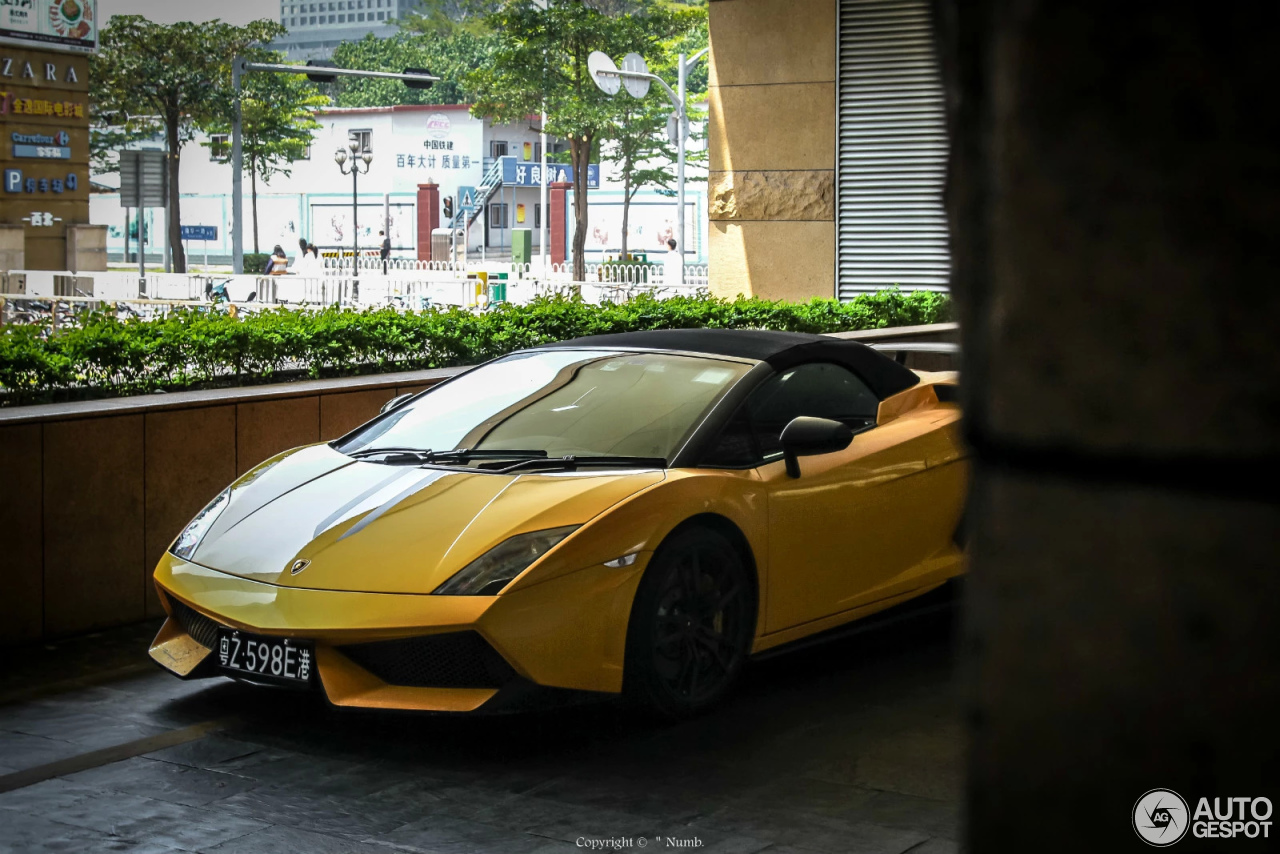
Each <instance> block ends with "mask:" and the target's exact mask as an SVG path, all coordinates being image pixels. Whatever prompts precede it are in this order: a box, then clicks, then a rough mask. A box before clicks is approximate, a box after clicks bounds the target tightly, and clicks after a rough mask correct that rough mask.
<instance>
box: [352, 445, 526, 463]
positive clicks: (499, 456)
mask: <svg viewBox="0 0 1280 854" xmlns="http://www.w3.org/2000/svg"><path fill="white" fill-rule="evenodd" d="M383 455H385V456H392V457H409V458H410V459H412V460H414V461H415V462H421V463H424V464H429V463H465V462H467V461H468V460H520V459H524V460H535V459H541V458H545V457H546V456H547V452H546V451H538V450H532V449H524V448H512V449H510V450H502V449H498V448H492V449H490V448H483V449H474V448H458V449H457V450H453V451H433V450H431V449H430V448H394V447H389V448H364V449H362V450H359V451H352V452H351V453H350V454H348V455H347V456H350V457H352V458H354V459H357V460H361V459H364V458H365V457H376V456H383Z"/></svg>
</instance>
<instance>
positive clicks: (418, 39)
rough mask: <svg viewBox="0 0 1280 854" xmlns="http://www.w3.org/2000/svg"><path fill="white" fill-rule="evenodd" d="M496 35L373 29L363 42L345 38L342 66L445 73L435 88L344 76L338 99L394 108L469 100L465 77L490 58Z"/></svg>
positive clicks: (339, 53) (337, 57) (338, 56)
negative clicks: (380, 34) (382, 33)
mask: <svg viewBox="0 0 1280 854" xmlns="http://www.w3.org/2000/svg"><path fill="white" fill-rule="evenodd" d="M492 49H493V38H492V37H491V36H485V35H476V34H474V33H470V32H456V33H453V34H451V35H447V36H441V37H439V38H428V37H426V36H422V35H412V34H407V33H397V34H396V35H394V36H391V37H390V38H385V39H380V38H377V37H375V36H373V35H372V34H370V35H367V36H365V37H364V38H362V39H360V40H359V41H354V42H343V43H342V44H341V45H339V46H338V48H337V49H336V50H335V51H334V52H333V61H334V62H336V63H337V64H338V65H339V66H341V67H342V68H359V69H362V70H365V71H402V70H404V69H406V68H426V69H428V70H430V71H431V73H432V74H434V75H436V76H437V77H439V78H440V80H439V81H438V82H436V83H435V84H434V85H433V86H432V87H431V88H430V89H409V88H407V87H406V86H405V85H404V84H403V83H401V82H400V81H399V80H381V79H377V78H359V77H343V78H339V81H338V84H337V86H338V90H337V96H336V99H335V100H336V101H337V103H338V106H340V107H392V106H397V105H399V104H461V103H465V102H466V100H467V92H466V90H465V88H464V86H463V85H462V82H461V81H462V80H463V79H464V78H465V77H466V76H467V75H468V74H469V73H471V70H472V69H473V68H478V67H479V66H481V65H484V64H485V63H486V62H487V61H488V56H489V54H490V52H491V51H492Z"/></svg>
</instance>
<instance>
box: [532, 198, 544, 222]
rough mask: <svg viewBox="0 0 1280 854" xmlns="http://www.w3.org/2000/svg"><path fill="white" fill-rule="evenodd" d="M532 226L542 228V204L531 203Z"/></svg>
mask: <svg viewBox="0 0 1280 854" xmlns="http://www.w3.org/2000/svg"><path fill="white" fill-rule="evenodd" d="M533 227H534V228H542V205H540V204H538V203H537V202H534V203H533Z"/></svg>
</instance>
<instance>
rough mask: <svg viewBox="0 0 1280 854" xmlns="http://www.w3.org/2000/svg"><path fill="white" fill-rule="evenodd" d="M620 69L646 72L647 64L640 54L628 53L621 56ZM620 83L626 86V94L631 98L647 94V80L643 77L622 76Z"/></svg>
mask: <svg viewBox="0 0 1280 854" xmlns="http://www.w3.org/2000/svg"><path fill="white" fill-rule="evenodd" d="M622 70H623V71H635V72H638V73H640V74H648V73H649V66H648V65H646V64H645V61H644V57H643V56H641V55H640V54H638V53H629V54H627V55H626V56H624V57H622ZM622 85H623V86H624V87H626V90H627V94H629V95H630V96H631V97H632V98H643V97H644V96H645V95H648V94H649V81H648V80H646V79H644V78H643V77H624V78H622Z"/></svg>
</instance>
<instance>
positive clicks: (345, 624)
mask: <svg viewBox="0 0 1280 854" xmlns="http://www.w3.org/2000/svg"><path fill="white" fill-rule="evenodd" d="M641 558H642V559H640V560H637V561H636V563H635V564H633V565H632V566H630V567H627V568H625V569H623V570H619V569H613V568H609V567H604V566H596V567H590V568H587V569H582V570H579V571H577V572H572V573H569V574H567V575H563V576H560V577H557V578H554V579H552V580H550V581H546V582H543V583H540V584H535V585H533V586H531V587H528V588H524V589H517V590H513V591H511V592H509V593H507V594H505V595H502V596H433V595H414V594H408V595H399V594H388V593H353V592H346V591H331V590H308V589H303V588H293V587H278V586H275V585H272V584H266V583H263V582H258V581H251V580H248V579H245V578H241V577H239V576H234V575H229V574H227V573H223V572H219V571H217V570H214V569H209V568H207V567H204V566H201V565H199V564H194V563H190V562H188V561H183V560H181V559H179V558H176V557H174V556H173V555H169V554H166V555H165V557H164V558H163V559H162V560H161V561H160V564H159V566H157V568H156V572H155V581H156V586H157V588H158V590H159V591H160V598H161V600H162V601H163V603H164V606H165V610H166V612H167V613H168V615H169V619H168V620H167V621H166V622H165V624H164V625H163V626H162V627H161V629H160V633H159V634H158V635H157V636H156V639H155V641H154V642H153V643H152V645H151V650H150V654H151V657H152V659H154V660H155V661H156V662H157V663H158V664H160V665H161V666H162V667H164V668H165V669H167V670H169V671H170V672H171V673H173V674H174V675H176V676H179V677H181V678H184V679H195V678H203V677H207V676H215V675H220V671H219V670H218V669H217V667H216V656H215V655H214V654H213V651H212V647H213V645H214V643H215V640H214V638H215V637H216V629H217V626H218V625H223V626H228V627H230V628H235V629H240V630H242V631H246V632H252V633H255V634H261V635H276V636H288V637H296V638H299V639H303V638H305V639H308V640H311V641H313V642H314V643H315V646H316V670H317V687H318V688H319V689H320V690H322V691H323V692H324V694H325V696H326V697H327V698H328V700H329V701H330V702H331V703H333V704H335V705H339V706H362V707H368V708H391V709H415V710H423V711H441V712H473V711H497V710H500V709H503V708H509V707H511V704H512V703H513V702H515V703H516V705H517V706H522V705H523V704H524V703H525V701H526V700H527V699H528V696H527V695H528V694H529V689H530V688H531V687H535V686H536V687H543V688H548V689H561V690H560V691H557V692H553V694H555V695H557V696H563V695H564V693H565V692H566V691H570V692H583V691H588V692H602V693H617V692H619V691H621V689H622V664H623V659H624V655H625V645H626V627H627V619H628V617H629V615H630V611H631V602H632V599H633V597H634V595H635V589H636V586H637V585H638V583H639V579H640V575H641V573H642V572H643V567H644V564H645V563H646V562H647V558H648V555H647V554H643V555H641ZM397 683H400V684H397ZM403 683H410V684H403Z"/></svg>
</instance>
